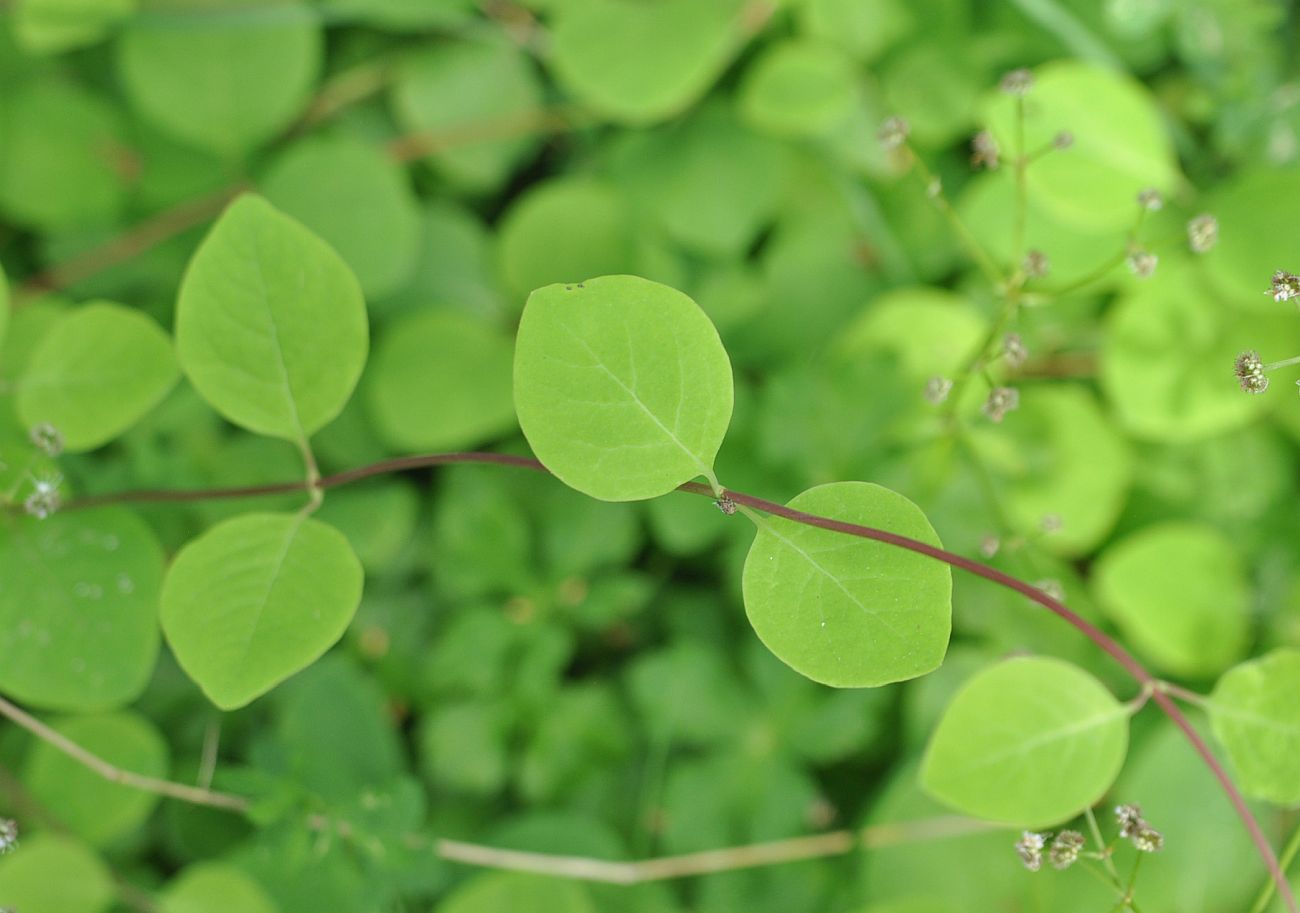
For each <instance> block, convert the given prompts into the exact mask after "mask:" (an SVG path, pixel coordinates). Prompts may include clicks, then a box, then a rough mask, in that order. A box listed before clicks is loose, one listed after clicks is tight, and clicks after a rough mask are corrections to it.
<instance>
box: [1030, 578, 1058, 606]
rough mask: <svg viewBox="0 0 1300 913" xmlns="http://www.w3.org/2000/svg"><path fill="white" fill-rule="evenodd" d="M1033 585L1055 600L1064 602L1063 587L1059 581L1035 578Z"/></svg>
mask: <svg viewBox="0 0 1300 913" xmlns="http://www.w3.org/2000/svg"><path fill="white" fill-rule="evenodd" d="M1034 586H1035V587H1037V588H1038V589H1040V590H1042V591H1043V593H1044V594H1046V595H1047V596H1050V597H1051V598H1052V599H1055V600H1056V601H1057V602H1065V587H1063V586H1061V581H1059V580H1052V579H1051V578H1048V579H1045V580H1035V581H1034Z"/></svg>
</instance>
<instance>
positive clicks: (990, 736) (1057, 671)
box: [921, 657, 1129, 828]
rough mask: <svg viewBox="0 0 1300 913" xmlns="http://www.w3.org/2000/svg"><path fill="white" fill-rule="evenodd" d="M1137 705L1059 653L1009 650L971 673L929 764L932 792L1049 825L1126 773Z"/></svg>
mask: <svg viewBox="0 0 1300 913" xmlns="http://www.w3.org/2000/svg"><path fill="white" fill-rule="evenodd" d="M1128 717H1129V710H1128V708H1126V707H1125V706H1124V705H1122V704H1120V703H1119V702H1118V701H1116V700H1115V698H1114V696H1113V695H1112V694H1111V693H1110V692H1109V691H1107V690H1106V688H1105V687H1104V686H1103V685H1102V684H1101V682H1099V681H1097V680H1096V679H1095V678H1093V677H1092V676H1091V675H1089V674H1088V673H1086V672H1084V671H1083V670H1082V669H1079V668H1078V667H1077V666H1073V665H1071V664H1069V663H1067V662H1062V661H1061V660H1059V659H1049V658H1046V657H1021V658H1018V659H1009V660H1007V661H1005V662H1002V663H999V664H998V665H996V666H993V667H992V668H990V669H986V670H985V671H983V672H981V673H979V674H978V675H976V676H975V677H974V678H972V679H971V680H970V681H969V682H967V683H966V684H965V685H964V686H963V687H962V689H961V690H960V691H958V692H957V695H956V696H955V697H954V698H953V700H952V703H951V704H949V705H948V709H947V711H945V712H944V715H943V718H942V719H941V720H940V721H939V725H938V727H937V728H936V729H935V731H934V735H933V736H932V737H931V738H930V744H929V746H928V747H927V748H926V751H925V758H924V760H923V761H922V764H921V785H922V786H923V787H924V788H925V790H926V791H927V792H929V793H930V795H932V796H934V797H935V798H936V799H938V800H939V801H941V802H944V803H946V804H948V805H950V806H952V807H953V808H955V809H957V810H959V811H961V812H964V813H965V814H968V815H974V816H976V817H979V818H986V819H988V820H991V821H1000V822H1002V823H1005V824H1010V825H1013V826H1016V827H1031V828H1036V827H1047V826H1050V825H1054V824H1059V823H1060V822H1062V821H1067V820H1069V819H1070V818H1073V817H1074V816H1075V815H1077V814H1079V813H1080V812H1081V811H1083V810H1084V809H1085V808H1090V807H1092V806H1093V805H1095V804H1096V803H1097V802H1098V801H1099V800H1100V799H1101V797H1102V795H1103V794H1104V793H1105V792H1106V790H1108V789H1109V788H1110V786H1111V784H1112V783H1114V782H1115V777H1116V776H1118V775H1119V770H1120V766H1121V765H1122V764H1123V762H1124V754H1125V751H1126V750H1127V748H1128Z"/></svg>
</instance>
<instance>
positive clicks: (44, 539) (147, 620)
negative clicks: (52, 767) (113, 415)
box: [0, 508, 163, 711]
mask: <svg viewBox="0 0 1300 913" xmlns="http://www.w3.org/2000/svg"><path fill="white" fill-rule="evenodd" d="M162 572H163V555H162V549H161V548H159V546H158V543H157V541H156V540H155V539H154V536H153V533H152V532H150V530H149V528H148V527H147V526H145V525H144V523H143V522H141V521H140V520H139V519H137V518H136V517H135V516H134V515H133V514H131V513H128V512H127V511H125V510H122V509H120V508H105V509H102V510H95V511H78V512H77V513H75V514H55V515H54V516H52V517H49V518H47V519H45V520H36V519H34V518H30V517H29V518H23V519H20V520H17V521H15V522H13V523H12V524H9V525H6V526H3V527H0V581H3V583H0V656H4V657H5V661H4V663H2V664H0V691H3V692H4V693H6V694H8V695H9V696H11V697H14V698H16V699H18V700H20V701H24V702H25V703H28V704H31V705H33V706H35V707H44V708H49V709H53V710H78V711H89V710H106V709H109V708H113V707H120V706H122V705H123V704H128V703H130V702H131V701H133V700H135V699H136V698H137V697H139V695H140V692H142V691H143V690H144V687H145V684H146V683H147V682H148V680H149V677H150V675H151V674H152V672H153V667H154V660H155V659H156V657H157V655H158V590H159V587H160V586H161V583H162Z"/></svg>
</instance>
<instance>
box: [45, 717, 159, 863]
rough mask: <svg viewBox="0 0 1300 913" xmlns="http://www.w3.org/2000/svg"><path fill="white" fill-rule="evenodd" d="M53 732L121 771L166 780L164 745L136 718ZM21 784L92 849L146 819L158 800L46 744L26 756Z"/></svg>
mask: <svg viewBox="0 0 1300 913" xmlns="http://www.w3.org/2000/svg"><path fill="white" fill-rule="evenodd" d="M53 728H54V731H55V732H57V733H59V735H61V736H63V737H64V738H67V739H69V740H70V741H72V742H73V743H75V744H77V745H79V746H81V747H82V748H84V749H85V750H86V751H89V752H91V753H92V754H95V755H98V756H99V757H101V758H103V759H104V760H105V761H107V762H108V763H110V764H113V765H116V766H117V767H118V768H120V769H121V770H129V771H131V772H132V773H136V774H140V775H142V776H146V777H159V778H163V779H165V778H166V777H167V765H168V757H167V756H168V752H167V742H166V741H165V740H164V739H163V737H162V734H161V733H160V732H159V731H158V730H157V729H156V728H155V727H154V726H153V724H152V723H150V722H149V721H148V720H147V719H145V718H144V717H142V716H138V715H136V714H134V713H110V714H103V715H99V716H82V717H73V718H71V719H67V720H62V721H60V722H58V723H55V724H53ZM23 782H24V783H25V784H26V786H27V789H28V790H29V791H30V792H31V794H32V797H33V798H35V799H36V801H38V802H40V803H41V805H42V806H43V807H44V808H45V809H46V810H47V811H48V812H49V813H50V814H51V815H53V816H54V819H55V820H56V821H58V822H59V824H61V825H63V826H65V827H66V828H67V829H68V830H69V831H70V832H71V833H73V834H75V835H76V836H78V837H80V838H81V839H82V840H85V841H86V842H87V843H90V844H92V845H94V846H108V845H110V844H112V843H113V842H114V841H116V840H118V839H120V838H122V837H125V836H126V835H128V834H130V833H131V831H133V830H135V829H136V828H138V827H139V826H140V825H142V824H143V823H144V822H145V819H147V818H148V817H149V813H150V812H151V811H153V808H154V806H156V805H157V804H158V798H159V797H158V796H157V795H156V794H154V793H150V792H145V791H143V790H139V789H136V788H134V787H131V786H122V785H120V784H117V783H113V782H112V781H110V780H106V779H104V778H103V777H101V776H100V775H99V774H98V773H96V772H94V771H92V770H90V769H89V768H88V767H86V766H85V765H84V764H82V763H81V762H80V761H76V760H73V759H72V758H71V757H69V756H68V755H66V754H64V753H63V751H61V750H60V749H58V748H55V747H54V746H53V745H51V744H50V743H49V742H37V743H36V745H35V746H33V748H32V751H31V753H30V754H29V755H28V756H27V763H26V766H25V768H24V770H23Z"/></svg>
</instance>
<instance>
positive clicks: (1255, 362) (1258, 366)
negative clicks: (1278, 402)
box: [1232, 351, 1268, 393]
mask: <svg viewBox="0 0 1300 913" xmlns="http://www.w3.org/2000/svg"><path fill="white" fill-rule="evenodd" d="M1232 373H1233V374H1235V375H1236V376H1237V383H1239V384H1241V389H1243V390H1245V391H1246V392H1247V393H1263V392H1264V391H1265V390H1267V389H1268V375H1266V374H1265V373H1264V363H1263V362H1262V361H1260V358H1259V353H1258V352H1255V351H1250V352H1242V353H1241V354H1240V355H1238V356H1237V360H1236V362H1234V363H1233V369H1232Z"/></svg>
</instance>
